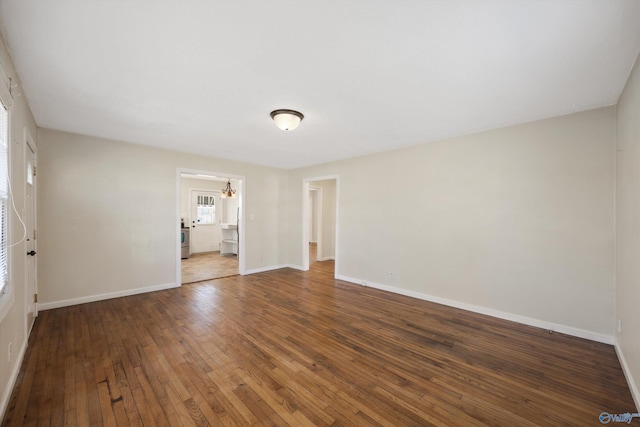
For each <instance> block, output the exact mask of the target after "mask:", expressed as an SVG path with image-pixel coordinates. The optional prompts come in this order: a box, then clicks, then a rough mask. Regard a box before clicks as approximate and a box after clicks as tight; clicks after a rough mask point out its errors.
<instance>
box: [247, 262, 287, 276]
mask: <svg viewBox="0 0 640 427" xmlns="http://www.w3.org/2000/svg"><path fill="white" fill-rule="evenodd" d="M287 267H289V266H288V265H286V264H282V265H270V266H268V267H260V268H254V269H251V270H247V271H245V272H244V274H245V275H247V274H256V273H264V272H266V271H272V270H280V269H281V268H287Z"/></svg>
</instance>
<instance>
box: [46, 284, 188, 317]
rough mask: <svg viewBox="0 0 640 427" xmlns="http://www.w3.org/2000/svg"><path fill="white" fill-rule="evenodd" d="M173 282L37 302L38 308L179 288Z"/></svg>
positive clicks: (66, 305) (58, 306)
mask: <svg viewBox="0 0 640 427" xmlns="http://www.w3.org/2000/svg"><path fill="white" fill-rule="evenodd" d="M179 287H180V285H179V284H178V285H176V284H175V283H165V284H162V285H154V286H147V287H144V288H135V289H127V290H126V291H118V292H109V293H106V294H98V295H89V296H86V297H80V298H72V299H66V300H60V301H51V302H44V303H38V310H40V311H45V310H52V309H54V308H62V307H69V306H71V305H78V304H85V303H88V302H96V301H104V300H107V299H112V298H120V297H128V296H130V295H138V294H145V293H147V292H155V291H162V290H165V289H171V288H179Z"/></svg>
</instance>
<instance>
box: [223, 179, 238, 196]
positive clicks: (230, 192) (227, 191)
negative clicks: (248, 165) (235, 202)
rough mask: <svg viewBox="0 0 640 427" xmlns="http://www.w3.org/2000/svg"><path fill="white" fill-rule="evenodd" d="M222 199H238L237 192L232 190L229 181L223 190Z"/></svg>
mask: <svg viewBox="0 0 640 427" xmlns="http://www.w3.org/2000/svg"><path fill="white" fill-rule="evenodd" d="M221 197H222V198H223V199H226V198H227V197H230V198H232V199H235V198H236V190H234V189H233V188H231V180H229V181H227V186H226V187H225V188H223V189H222V194H221Z"/></svg>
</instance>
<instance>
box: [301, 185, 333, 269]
mask: <svg viewBox="0 0 640 427" xmlns="http://www.w3.org/2000/svg"><path fill="white" fill-rule="evenodd" d="M303 212H304V214H303V215H304V233H303V248H302V250H303V254H302V255H303V267H304V269H305V270H307V269H311V268H314V267H317V263H326V265H324V266H323V268H326V267H327V265H329V264H331V266H332V267H333V266H334V262H335V259H336V228H337V227H336V223H337V215H336V212H337V178H336V177H329V178H317V179H307V180H304V181H303ZM332 270H333V271H334V274H335V267H333V268H332Z"/></svg>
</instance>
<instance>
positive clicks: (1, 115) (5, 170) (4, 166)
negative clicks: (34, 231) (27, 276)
mask: <svg viewBox="0 0 640 427" xmlns="http://www.w3.org/2000/svg"><path fill="white" fill-rule="evenodd" d="M8 139H9V111H7V109H6V108H5V106H4V105H3V104H2V103H1V102H0V222H1V224H0V298H2V295H3V294H5V293H6V292H7V289H8V286H7V285H8V280H9V274H8V267H7V264H8V262H7V261H8V260H7V254H8V250H7V242H8V240H9V239H8V227H7V222H8V220H9V182H8V179H9V164H8V157H9V156H8V145H9V144H8Z"/></svg>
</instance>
